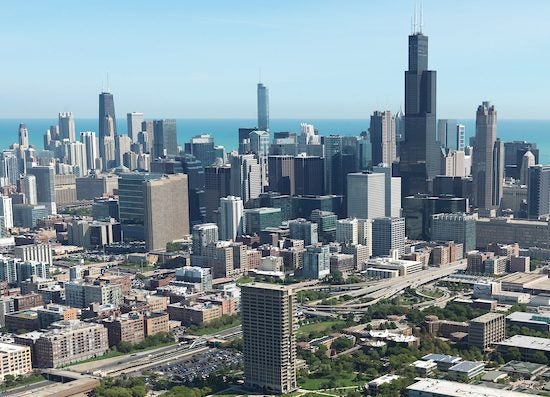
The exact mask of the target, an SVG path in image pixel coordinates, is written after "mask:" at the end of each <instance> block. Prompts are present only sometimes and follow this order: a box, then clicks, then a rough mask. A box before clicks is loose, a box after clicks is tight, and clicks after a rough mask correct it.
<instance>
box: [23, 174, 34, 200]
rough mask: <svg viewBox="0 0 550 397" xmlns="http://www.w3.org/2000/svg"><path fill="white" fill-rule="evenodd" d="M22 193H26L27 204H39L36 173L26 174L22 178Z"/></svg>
mask: <svg viewBox="0 0 550 397" xmlns="http://www.w3.org/2000/svg"><path fill="white" fill-rule="evenodd" d="M21 193H24V194H25V200H26V204H31V205H36V204H38V199H37V196H36V177H35V176H34V175H25V176H23V177H22V178H21Z"/></svg>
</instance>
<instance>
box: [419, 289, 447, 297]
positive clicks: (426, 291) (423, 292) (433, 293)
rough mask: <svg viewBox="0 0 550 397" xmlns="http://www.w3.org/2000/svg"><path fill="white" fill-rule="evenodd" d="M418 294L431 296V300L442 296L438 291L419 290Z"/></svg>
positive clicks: (441, 292)
mask: <svg viewBox="0 0 550 397" xmlns="http://www.w3.org/2000/svg"><path fill="white" fill-rule="evenodd" d="M420 293H422V294H423V295H426V296H431V297H432V298H441V297H442V296H443V291H441V290H440V289H421V290H420Z"/></svg>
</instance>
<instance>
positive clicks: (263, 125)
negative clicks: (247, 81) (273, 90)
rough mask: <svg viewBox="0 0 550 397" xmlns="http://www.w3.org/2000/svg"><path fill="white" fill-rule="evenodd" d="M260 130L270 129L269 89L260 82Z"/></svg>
mask: <svg viewBox="0 0 550 397" xmlns="http://www.w3.org/2000/svg"><path fill="white" fill-rule="evenodd" d="M258 130H260V131H269V90H268V89H267V87H266V86H265V85H263V84H262V83H258Z"/></svg>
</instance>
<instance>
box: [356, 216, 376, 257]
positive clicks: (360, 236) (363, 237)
mask: <svg viewBox="0 0 550 397" xmlns="http://www.w3.org/2000/svg"><path fill="white" fill-rule="evenodd" d="M357 242H358V244H361V245H364V246H365V247H367V252H368V254H369V258H370V257H371V256H372V219H357Z"/></svg>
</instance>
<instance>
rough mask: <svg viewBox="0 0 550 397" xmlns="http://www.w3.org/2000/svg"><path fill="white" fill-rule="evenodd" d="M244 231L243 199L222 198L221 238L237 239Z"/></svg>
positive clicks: (220, 214)
mask: <svg viewBox="0 0 550 397" xmlns="http://www.w3.org/2000/svg"><path fill="white" fill-rule="evenodd" d="M242 232H243V201H242V200H241V198H240V197H235V196H228V197H222V198H221V199H220V208H219V233H220V239H221V240H235V238H236V237H237V236H239V235H241V234H242Z"/></svg>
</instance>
